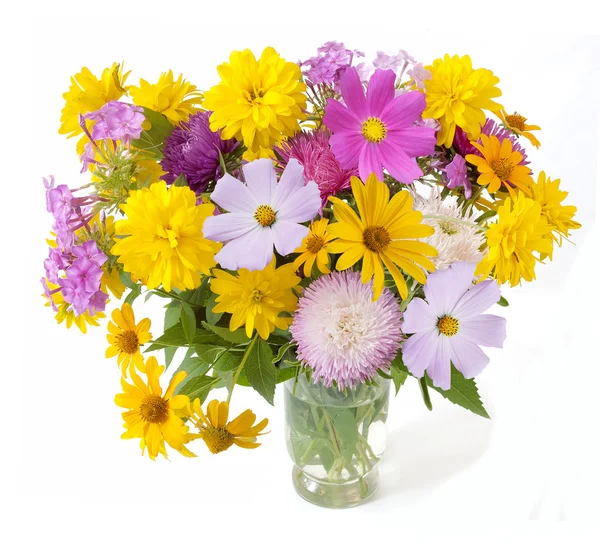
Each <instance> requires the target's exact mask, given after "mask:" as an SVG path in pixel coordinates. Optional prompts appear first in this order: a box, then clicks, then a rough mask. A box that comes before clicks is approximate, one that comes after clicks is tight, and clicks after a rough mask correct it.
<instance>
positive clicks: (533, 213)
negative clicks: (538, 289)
mask: <svg viewBox="0 0 600 545" xmlns="http://www.w3.org/2000/svg"><path fill="white" fill-rule="evenodd" d="M550 229H551V228H550V226H549V225H548V222H547V220H546V217H545V216H544V215H543V214H542V207H541V205H540V203H539V202H536V201H534V200H533V199H529V198H527V197H526V196H525V194H524V193H519V194H518V195H517V196H516V197H512V198H507V199H506V200H505V201H504V204H503V205H502V206H500V207H499V208H498V221H497V223H492V224H491V225H490V226H489V228H488V230H487V231H486V234H485V236H486V239H487V246H488V251H487V253H486V254H485V256H484V258H483V259H482V260H481V261H480V262H479V264H478V265H477V269H476V271H475V274H476V275H478V276H479V275H482V276H483V278H486V277H488V276H489V275H490V274H491V275H492V276H493V277H494V278H495V279H496V280H497V281H498V283H499V284H504V283H505V282H510V285H511V286H516V285H517V284H519V283H520V282H521V279H524V280H526V281H527V282H530V281H531V280H533V279H534V278H535V271H534V269H535V263H536V261H538V260H539V258H537V257H536V256H535V255H534V252H536V253H538V254H540V255H547V254H550V252H551V251H552V240H551V239H550V238H549V234H550Z"/></svg>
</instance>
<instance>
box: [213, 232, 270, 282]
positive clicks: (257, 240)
mask: <svg viewBox="0 0 600 545" xmlns="http://www.w3.org/2000/svg"><path fill="white" fill-rule="evenodd" d="M272 258H273V235H272V233H271V229H268V228H267V229H265V228H264V227H261V226H260V225H259V226H257V227H256V228H255V229H253V230H252V231H249V232H248V233H246V234H245V235H243V236H241V237H239V238H236V239H234V240H232V241H231V242H228V243H227V244H225V246H223V248H222V249H221V251H220V252H219V253H218V254H217V255H216V256H215V260H216V261H217V263H219V264H220V265H221V266H222V267H224V268H225V269H229V270H231V271H236V270H238V269H248V270H250V271H260V270H262V269H264V268H265V267H266V266H267V265H268V264H269V263H270V262H271V259H272Z"/></svg>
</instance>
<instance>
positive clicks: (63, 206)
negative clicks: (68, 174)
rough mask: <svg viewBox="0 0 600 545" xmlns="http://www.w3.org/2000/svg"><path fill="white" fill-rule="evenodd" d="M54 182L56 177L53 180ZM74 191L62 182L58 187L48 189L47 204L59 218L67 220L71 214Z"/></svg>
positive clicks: (49, 210) (51, 211) (50, 210)
mask: <svg viewBox="0 0 600 545" xmlns="http://www.w3.org/2000/svg"><path fill="white" fill-rule="evenodd" d="M52 182H53V183H54V179H53V180H52ZM72 200H73V193H71V190H70V189H69V188H68V186H66V185H64V184H61V185H59V186H58V187H50V188H48V189H47V191H46V205H47V208H48V212H50V213H51V214H52V215H53V216H54V217H55V218H56V219H57V220H63V221H64V220H66V219H67V218H68V217H69V215H70V214H71V201H72Z"/></svg>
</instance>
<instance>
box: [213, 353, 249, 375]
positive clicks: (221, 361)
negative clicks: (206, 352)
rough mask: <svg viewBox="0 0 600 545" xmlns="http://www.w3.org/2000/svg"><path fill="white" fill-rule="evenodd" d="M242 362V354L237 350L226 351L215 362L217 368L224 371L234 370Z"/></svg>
mask: <svg viewBox="0 0 600 545" xmlns="http://www.w3.org/2000/svg"><path fill="white" fill-rule="evenodd" d="M241 362H242V355H241V354H239V353H236V352H229V351H226V352H224V353H223V354H221V355H220V356H219V358H218V359H217V361H216V362H215V370H216V371H220V372H222V373H226V372H227V371H233V370H234V369H237V368H238V367H239V366H240V363H241Z"/></svg>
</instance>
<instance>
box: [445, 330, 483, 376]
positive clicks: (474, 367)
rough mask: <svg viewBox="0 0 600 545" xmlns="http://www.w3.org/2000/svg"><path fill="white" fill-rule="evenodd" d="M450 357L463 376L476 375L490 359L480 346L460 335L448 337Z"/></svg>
mask: <svg viewBox="0 0 600 545" xmlns="http://www.w3.org/2000/svg"><path fill="white" fill-rule="evenodd" d="M450 357H451V358H452V363H454V367H456V368H457V369H458V370H459V371H460V372H461V373H462V374H463V376H464V377H465V378H473V377H475V376H477V375H478V374H479V373H481V371H483V369H484V367H485V366H486V365H487V364H488V362H489V361H490V358H488V357H487V356H486V355H485V352H484V351H483V350H481V348H479V347H478V346H477V345H476V344H473V343H471V342H469V341H468V340H467V339H465V338H464V337H461V336H460V335H457V336H456V337H452V338H451V339H450Z"/></svg>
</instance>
